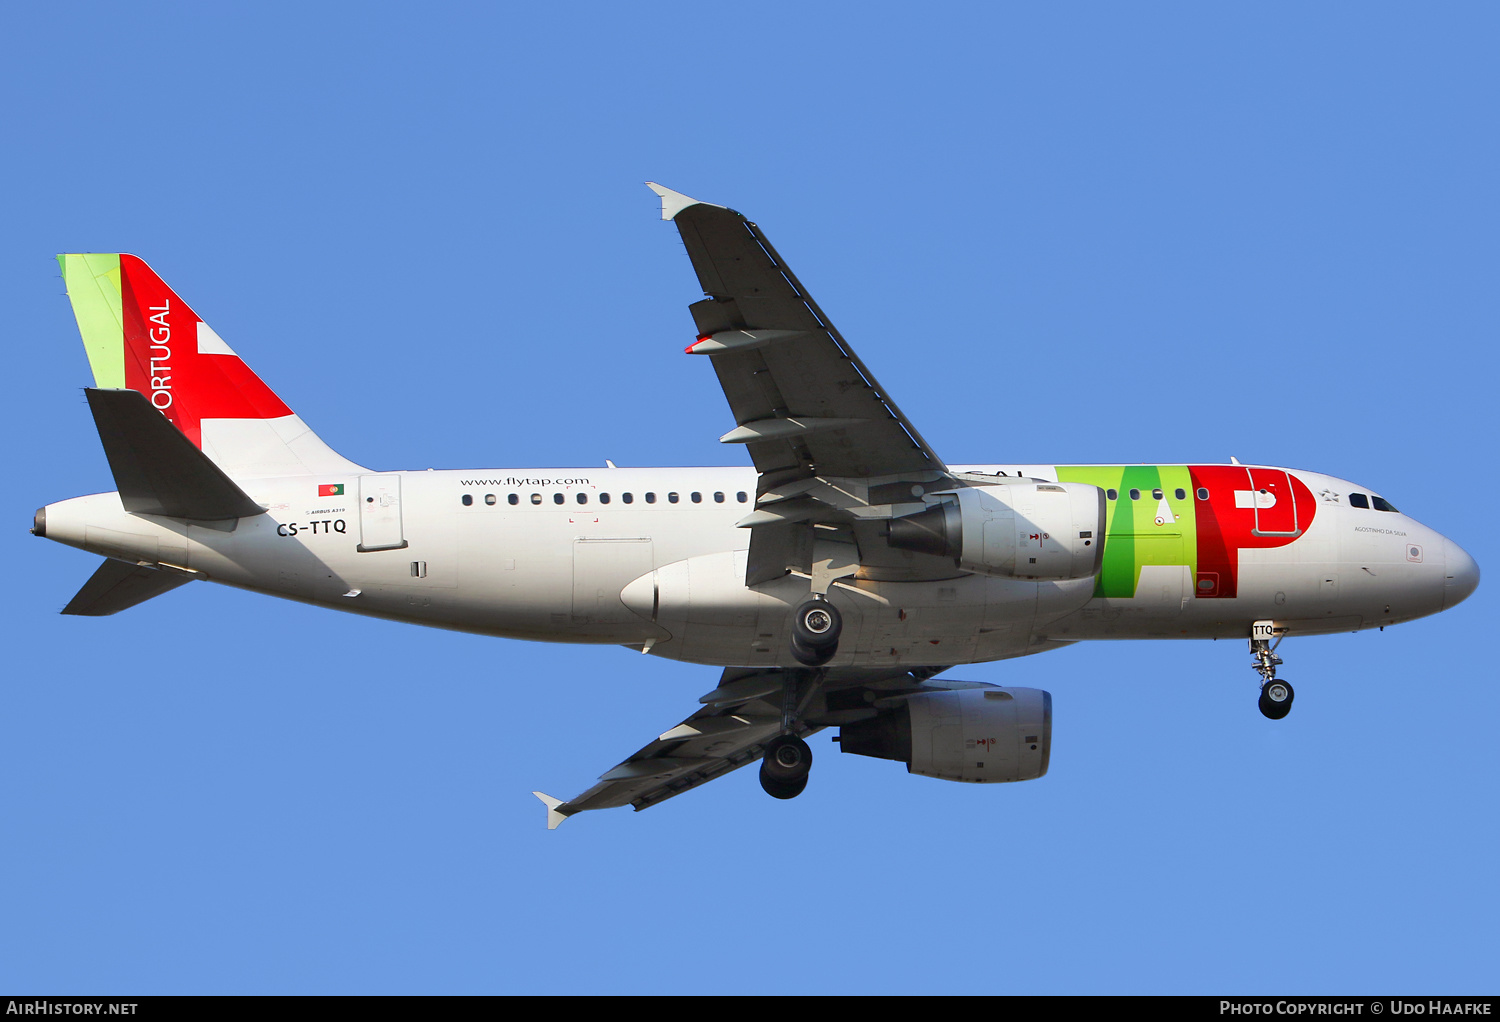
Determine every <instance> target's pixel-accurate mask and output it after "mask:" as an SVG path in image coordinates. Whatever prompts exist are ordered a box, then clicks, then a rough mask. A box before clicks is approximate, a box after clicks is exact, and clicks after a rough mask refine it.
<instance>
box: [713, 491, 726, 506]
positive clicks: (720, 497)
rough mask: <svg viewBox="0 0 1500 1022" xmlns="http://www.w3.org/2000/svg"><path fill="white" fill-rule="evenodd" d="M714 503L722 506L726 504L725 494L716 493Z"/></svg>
mask: <svg viewBox="0 0 1500 1022" xmlns="http://www.w3.org/2000/svg"><path fill="white" fill-rule="evenodd" d="M714 503H715V504H722V503H724V494H723V493H719V492H716V493H714Z"/></svg>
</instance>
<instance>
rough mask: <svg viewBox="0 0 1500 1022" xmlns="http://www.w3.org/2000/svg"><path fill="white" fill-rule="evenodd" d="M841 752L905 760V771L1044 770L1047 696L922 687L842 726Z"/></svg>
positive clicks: (1014, 776)
mask: <svg viewBox="0 0 1500 1022" xmlns="http://www.w3.org/2000/svg"><path fill="white" fill-rule="evenodd" d="M838 742H839V747H840V748H841V749H842V750H843V751H844V752H852V753H854V754H855V755H858V756H874V757H875V758H877V759H894V760H898V761H900V762H903V763H905V764H906V769H907V771H908V772H909V773H913V774H925V775H926V776H928V777H940V778H942V779H943V780H945V781H969V782H971V783H976V784H983V783H989V782H995V781H1030V780H1033V779H1035V778H1037V777H1041V776H1042V775H1043V774H1045V773H1046V772H1047V766H1048V762H1049V760H1050V758H1051V751H1052V695H1051V694H1050V693H1048V692H1044V691H1042V690H1041V689H1038V688H1007V689H998V688H971V689H961V690H959V691H956V692H924V693H921V694H919V695H914V696H911V697H910V698H908V699H906V700H904V701H903V702H902V703H901V704H900V705H899V706H897V707H896V708H895V709H892V710H887V711H885V712H883V713H881V714H880V715H879V716H877V717H873V718H871V719H869V720H861V721H858V722H856V723H853V724H845V725H844V726H843V728H842V729H841V730H840V732H839V738H838Z"/></svg>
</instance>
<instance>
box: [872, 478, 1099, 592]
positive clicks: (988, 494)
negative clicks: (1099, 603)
mask: <svg viewBox="0 0 1500 1022" xmlns="http://www.w3.org/2000/svg"><path fill="white" fill-rule="evenodd" d="M939 497H941V499H942V501H943V502H942V503H941V504H937V505H935V506H933V507H930V508H928V509H927V510H926V511H921V512H918V513H917V514H914V515H907V516H906V517H905V518H894V519H892V520H891V522H890V526H889V529H888V532H887V537H888V540H889V542H890V545H891V546H893V547H895V548H896V549H898V550H911V551H914V552H916V553H923V554H932V555H934V556H937V557H951V558H952V559H953V560H954V562H955V563H956V564H957V565H958V566H959V567H961V568H964V569H965V570H967V571H973V572H977V573H979V574H981V575H1004V576H1010V577H1013V578H1040V579H1070V578H1088V577H1089V576H1091V575H1097V574H1098V573H1099V566H1100V565H1101V564H1102V563H1103V560H1104V524H1105V521H1106V517H1105V503H1104V491H1103V490H1101V489H1100V488H1099V487H1097V486H1090V485H1088V484H1087V483H1036V482H1026V483H1020V482H1016V483H1001V484H998V485H995V486H971V487H966V488H965V489H962V490H955V491H953V492H951V493H944V494H939Z"/></svg>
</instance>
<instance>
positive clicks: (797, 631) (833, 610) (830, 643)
mask: <svg viewBox="0 0 1500 1022" xmlns="http://www.w3.org/2000/svg"><path fill="white" fill-rule="evenodd" d="M843 630H844V619H843V617H842V616H841V615H840V614H839V609H838V608H837V607H835V606H834V605H833V604H831V603H829V602H828V600H827V599H826V598H825V597H823V596H821V595H819V596H814V597H813V598H812V599H810V600H808V601H807V602H805V603H803V604H802V605H801V606H800V607H798V608H797V609H796V610H794V611H793V612H792V656H794V657H796V658H797V662H798V663H801V664H806V665H807V666H808V667H822V666H823V665H824V664H826V663H828V661H830V660H832V659H833V655H834V654H835V653H837V652H838V651H839V635H840V634H841V633H842V632H843Z"/></svg>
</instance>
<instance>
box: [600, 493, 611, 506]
mask: <svg viewBox="0 0 1500 1022" xmlns="http://www.w3.org/2000/svg"><path fill="white" fill-rule="evenodd" d="M599 503H601V504H608V503H609V494H607V493H601V494H599Z"/></svg>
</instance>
